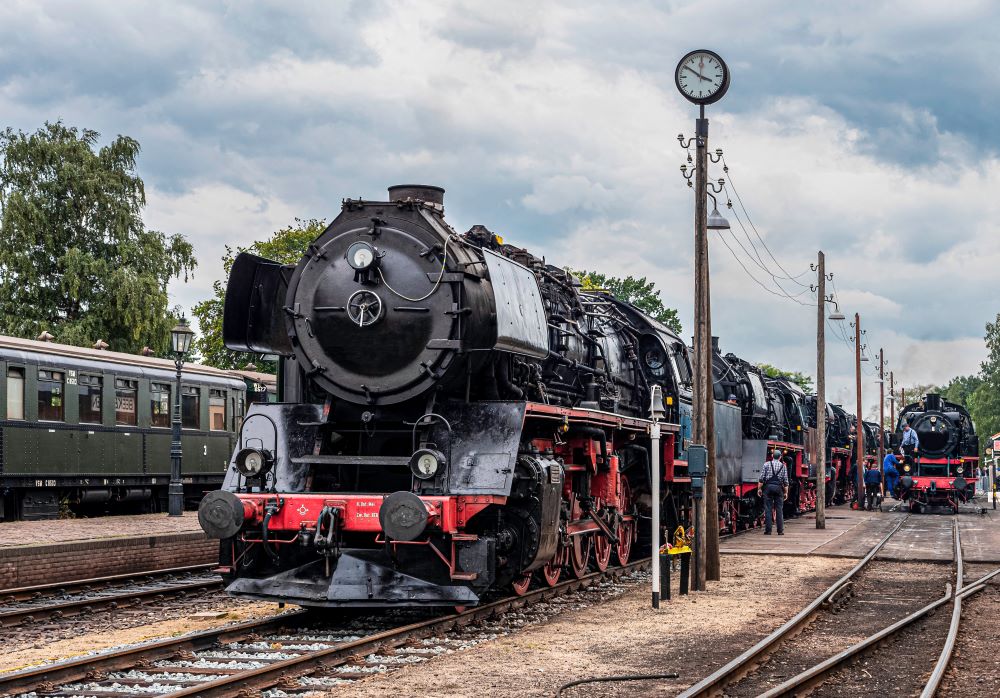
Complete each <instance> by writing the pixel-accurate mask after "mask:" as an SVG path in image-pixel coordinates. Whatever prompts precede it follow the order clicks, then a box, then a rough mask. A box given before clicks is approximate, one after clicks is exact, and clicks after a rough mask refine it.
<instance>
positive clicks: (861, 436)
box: [854, 313, 865, 508]
mask: <svg viewBox="0 0 1000 698" xmlns="http://www.w3.org/2000/svg"><path fill="white" fill-rule="evenodd" d="M854 367H855V372H856V385H855V390H856V392H857V396H858V426H857V428H856V429H855V433H856V436H855V441H854V447H855V449H857V457H856V458H855V464H854V467H855V468H857V470H858V476H857V479H858V481H857V483H856V484H855V488H856V490H857V493H858V507H859V508H861V507H862V506H864V501H865V500H864V491H865V488H864V484H865V470H864V464H865V425H864V424H863V423H862V419H861V315H859V314H858V313H854Z"/></svg>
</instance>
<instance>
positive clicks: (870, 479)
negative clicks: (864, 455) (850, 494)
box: [865, 463, 882, 511]
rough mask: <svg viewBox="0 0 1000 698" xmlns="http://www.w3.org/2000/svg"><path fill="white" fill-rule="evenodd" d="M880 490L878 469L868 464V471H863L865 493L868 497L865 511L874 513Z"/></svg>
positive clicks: (880, 480)
mask: <svg viewBox="0 0 1000 698" xmlns="http://www.w3.org/2000/svg"><path fill="white" fill-rule="evenodd" d="M881 490H882V474H881V473H880V472H879V471H878V467H877V466H876V465H875V464H874V463H869V465H868V470H866V471H865V491H866V494H867V495H868V496H867V504H866V506H865V509H867V510H868V511H875V505H876V504H877V503H878V496H879V493H880V492H881Z"/></svg>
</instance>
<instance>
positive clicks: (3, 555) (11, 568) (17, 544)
mask: <svg viewBox="0 0 1000 698" xmlns="http://www.w3.org/2000/svg"><path fill="white" fill-rule="evenodd" d="M218 553H219V542H218V541H217V540H210V539H208V538H207V537H206V536H205V533H204V532H203V531H202V530H201V527H200V526H199V525H198V514H197V512H193V511H188V512H184V516H179V517H170V516H167V515H166V514H142V515H137V516H104V517H100V518H94V519H56V520H52V521H9V522H4V523H0V589H10V588H15V587H22V586H32V585H36V584H49V583H52V582H63V581H70V580H77V579H87V578H90V577H104V576H111V575H116V574H130V573H134V572H145V571H149V570H155V569H165V568H169V567H186V566H188V565H200V564H206V563H211V562H217V561H218Z"/></svg>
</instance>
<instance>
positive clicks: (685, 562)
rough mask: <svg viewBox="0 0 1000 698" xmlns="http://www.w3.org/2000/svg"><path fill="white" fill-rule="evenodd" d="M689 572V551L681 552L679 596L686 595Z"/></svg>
mask: <svg viewBox="0 0 1000 698" xmlns="http://www.w3.org/2000/svg"><path fill="white" fill-rule="evenodd" d="M690 572H691V553H681V596H687V593H688V577H689V576H690Z"/></svg>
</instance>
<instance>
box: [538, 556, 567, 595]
mask: <svg viewBox="0 0 1000 698" xmlns="http://www.w3.org/2000/svg"><path fill="white" fill-rule="evenodd" d="M562 558H563V555H562V550H560V551H559V552H558V553H556V556H555V558H553V559H552V560H551V561H549V562H546V563H545V565H544V566H543V567H542V569H541V570H540V572H541V577H542V581H543V582H545V584H546V585H548V586H550V587H554V586H555V585H556V584H558V583H559V576H560V575H561V574H562V568H563V560H562Z"/></svg>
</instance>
